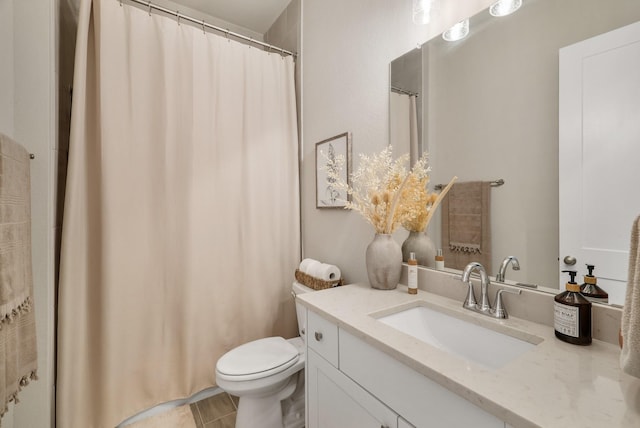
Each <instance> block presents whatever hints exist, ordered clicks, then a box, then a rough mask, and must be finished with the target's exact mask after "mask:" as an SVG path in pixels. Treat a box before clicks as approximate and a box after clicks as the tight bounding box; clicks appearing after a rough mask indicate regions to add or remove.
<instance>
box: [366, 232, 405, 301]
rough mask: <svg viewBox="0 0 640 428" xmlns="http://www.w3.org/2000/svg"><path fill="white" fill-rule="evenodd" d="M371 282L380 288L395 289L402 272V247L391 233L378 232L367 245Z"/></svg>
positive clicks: (368, 272)
mask: <svg viewBox="0 0 640 428" xmlns="http://www.w3.org/2000/svg"><path fill="white" fill-rule="evenodd" d="M366 262H367V275H368V276H369V284H370V285H371V287H373V288H377V289H379V290H393V289H394V288H396V287H397V286H398V282H400V275H401V274H402V249H401V248H400V245H398V243H397V242H396V241H395V240H394V239H393V237H392V236H391V235H386V234H381V233H377V234H376V236H375V237H374V238H373V241H371V243H370V244H369V245H368V246H367V252H366Z"/></svg>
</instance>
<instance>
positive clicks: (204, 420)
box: [190, 392, 238, 428]
mask: <svg viewBox="0 0 640 428" xmlns="http://www.w3.org/2000/svg"><path fill="white" fill-rule="evenodd" d="M190 407H191V412H192V413H193V418H194V419H195V420H196V428H234V427H235V426H236V411H237V410H238V397H234V396H231V395H229V394H227V393H226V392H223V393H221V394H217V395H214V396H212V397H209V398H205V399H204V400H201V401H198V402H196V403H193V404H190Z"/></svg>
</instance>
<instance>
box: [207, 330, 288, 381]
mask: <svg viewBox="0 0 640 428" xmlns="http://www.w3.org/2000/svg"><path fill="white" fill-rule="evenodd" d="M298 357H299V355H298V350H297V349H296V347H295V346H293V345H292V344H290V343H289V342H287V341H286V340H285V339H284V338H282V337H267V338H265V339H259V340H254V341H253V342H249V343H245V344H244V345H240V346H238V347H237V348H235V349H232V350H231V351H229V352H227V353H226V354H224V355H223V356H222V357H220V359H219V360H218V363H217V364H216V370H217V371H218V373H219V374H221V375H223V376H224V377H228V378H234V377H237V378H238V379H237V380H241V379H240V378H242V380H249V379H257V378H260V377H266V376H270V375H272V374H275V373H279V372H281V371H282V370H285V369H287V368H289V367H291V366H292V365H294V364H295V362H296V361H297V360H298Z"/></svg>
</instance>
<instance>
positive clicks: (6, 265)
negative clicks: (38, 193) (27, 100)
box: [0, 134, 37, 417]
mask: <svg viewBox="0 0 640 428" xmlns="http://www.w3.org/2000/svg"><path fill="white" fill-rule="evenodd" d="M30 192H31V184H30V176H29V154H28V153H27V151H26V150H25V149H24V148H23V147H22V146H20V145H19V144H17V143H15V142H13V141H12V140H11V139H9V138H8V137H6V136H5V135H2V134H0V417H2V415H4V413H5V412H6V411H7V409H8V408H7V404H8V403H9V402H10V401H15V402H16V403H17V402H18V393H19V392H20V390H21V389H22V388H23V387H24V386H26V385H27V384H28V383H29V381H30V380H31V379H36V369H37V353H36V323H35V311H34V310H33V277H32V272H31V194H30Z"/></svg>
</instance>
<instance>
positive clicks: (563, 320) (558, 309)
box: [553, 302, 580, 337]
mask: <svg viewBox="0 0 640 428" xmlns="http://www.w3.org/2000/svg"><path fill="white" fill-rule="evenodd" d="M553 309H554V313H553V327H554V328H555V329H556V331H557V332H558V333H562V334H565V335H567V336H571V337H579V333H578V332H579V330H578V326H579V325H580V315H579V313H578V308H577V307H576V306H567V305H563V304H562V303H558V302H554V307H553Z"/></svg>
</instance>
